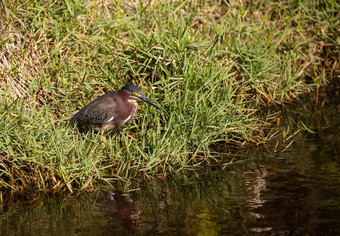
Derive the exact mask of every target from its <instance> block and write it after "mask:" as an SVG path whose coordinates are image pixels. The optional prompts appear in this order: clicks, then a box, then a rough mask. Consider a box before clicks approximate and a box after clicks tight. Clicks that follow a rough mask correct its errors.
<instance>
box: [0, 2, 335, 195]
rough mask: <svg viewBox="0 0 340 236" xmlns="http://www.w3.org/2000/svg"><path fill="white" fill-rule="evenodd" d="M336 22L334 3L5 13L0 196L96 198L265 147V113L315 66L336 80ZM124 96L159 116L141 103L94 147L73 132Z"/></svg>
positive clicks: (96, 136)
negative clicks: (115, 182) (134, 94)
mask: <svg viewBox="0 0 340 236" xmlns="http://www.w3.org/2000/svg"><path fill="white" fill-rule="evenodd" d="M2 3H3V4H4V2H2ZM337 12H339V5H338V4H337V3H336V2H335V1H302V2H298V3H295V1H287V2H285V3H275V2H269V3H268V2H266V1H256V2H253V1H252V3H251V4H250V3H248V2H247V3H244V4H242V3H240V2H235V3H233V4H229V3H226V2H224V1H221V2H220V1H210V2H205V1H189V2H185V1H165V0H164V1H150V2H149V3H143V2H142V1H139V2H137V1H136V2H130V1H115V2H106V1H83V0H79V1H46V2H40V1H38V2H31V1H28V2H19V1H7V2H6V11H5V10H4V8H3V9H1V15H0V21H1V22H2V24H1V25H2V26H0V27H2V28H0V46H1V48H0V86H1V87H0V158H1V162H0V163H1V167H0V170H1V172H0V176H1V177H0V184H1V189H3V191H5V190H11V191H12V193H13V192H17V193H20V192H26V193H29V192H32V191H37V190H39V191H42V192H46V193H57V192H73V191H74V190H75V189H92V188H95V187H96V186H97V183H98V180H101V181H110V180H112V179H121V180H129V179H131V178H148V177H152V176H154V175H156V174H162V175H166V174H168V173H173V172H178V171H180V170H182V169H185V168H187V167H189V166H192V165H199V164H201V163H210V162H214V161H216V160H217V159H221V158H218V156H217V157H216V155H217V154H216V152H215V151H214V149H212V146H213V145H219V144H229V143H232V144H234V145H242V144H245V143H248V142H254V143H261V142H263V141H266V140H267V139H268V134H267V132H265V128H266V127H268V122H267V121H266V116H271V115H272V114H273V113H271V112H269V111H267V108H269V107H277V106H279V105H281V104H283V103H285V102H288V101H293V100H294V99H295V98H296V97H297V95H298V94H300V93H301V92H304V91H306V90H308V89H309V86H310V85H307V83H306V78H307V79H308V78H312V79H313V78H316V77H318V78H319V77H320V76H321V74H320V73H318V70H316V69H315V67H316V66H318V65H320V64H322V65H323V66H324V69H323V70H322V76H330V77H331V76H333V75H335V74H336V73H338V72H339V70H338V67H334V66H332V64H331V63H334V64H337V63H339V60H338V59H339V58H338V57H337V56H338V55H339V54H338V53H335V52H334V50H332V49H333V48H338V49H339V36H338V35H337V34H336V32H337V30H338V28H339V17H338V15H337ZM325 43H327V45H328V46H320V45H323V44H325ZM323 56H325V59H323V58H322V57H323ZM307 82H308V81H307ZM127 83H134V84H136V85H138V86H140V87H141V88H142V90H143V91H144V92H145V93H146V94H147V96H148V97H149V98H150V99H151V100H153V101H157V104H159V105H160V107H161V110H160V111H157V110H156V109H154V108H153V107H151V106H147V105H145V104H142V105H141V106H140V108H139V112H138V115H137V117H136V119H135V120H134V121H133V122H131V123H129V124H127V125H125V126H124V127H123V128H122V129H120V130H118V131H115V132H110V133H108V134H106V135H105V137H104V138H103V137H102V136H101V135H100V133H96V132H91V131H90V132H88V133H80V132H78V130H77V129H76V128H75V127H74V126H73V124H69V122H68V118H69V117H70V116H71V114H72V113H73V112H74V111H75V110H76V109H78V108H80V107H82V106H84V105H86V104H87V103H88V102H90V101H91V100H93V99H94V98H96V97H97V96H100V95H102V94H103V93H105V92H107V91H109V90H116V89H119V88H121V87H122V86H123V85H125V84H127ZM263 114H266V116H264V115H263ZM216 158H217V159H216ZM226 161H229V160H226Z"/></svg>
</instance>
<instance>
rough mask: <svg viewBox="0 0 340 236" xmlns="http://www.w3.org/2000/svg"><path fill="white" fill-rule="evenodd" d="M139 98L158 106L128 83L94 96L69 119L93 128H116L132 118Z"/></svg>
mask: <svg viewBox="0 0 340 236" xmlns="http://www.w3.org/2000/svg"><path fill="white" fill-rule="evenodd" d="M139 100H142V101H144V102H147V103H149V104H151V105H153V106H155V107H157V108H159V107H158V106H157V105H156V104H154V103H153V102H151V101H150V100H149V99H147V98H146V97H145V95H144V93H143V92H142V90H141V89H140V88H139V87H137V86H135V85H133V84H128V85H125V86H124V87H123V88H121V89H120V90H118V91H111V92H108V93H106V94H104V95H103V96H100V97H98V98H96V99H95V100H93V101H92V102H90V103H89V104H87V105H86V106H85V107H83V108H82V109H80V110H79V111H76V112H75V113H74V114H73V115H72V117H71V119H70V121H71V122H75V123H78V124H81V125H85V126H89V127H93V128H94V129H95V130H100V129H101V130H103V131H108V130H112V129H117V128H119V127H121V126H122V125H124V124H125V123H126V122H128V121H130V120H131V119H133V117H134V116H135V115H136V113H137V109H138V103H137V101H139Z"/></svg>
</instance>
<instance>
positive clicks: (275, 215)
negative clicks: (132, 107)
mask: <svg viewBox="0 0 340 236" xmlns="http://www.w3.org/2000/svg"><path fill="white" fill-rule="evenodd" d="M334 94H335V95H334ZM321 95H324V96H325V97H326V94H321ZM327 97H329V98H331V99H329V100H327V101H326V102H324V104H321V105H322V106H323V107H322V108H319V109H318V110H316V109H314V103H311V102H302V103H301V104H302V105H301V106H297V107H295V108H293V109H289V111H288V112H284V120H285V122H286V126H287V127H288V125H289V127H291V128H292V129H296V128H297V127H298V126H300V127H301V124H302V123H301V121H302V122H303V124H304V125H305V126H306V127H308V128H309V129H311V130H314V131H316V132H315V133H314V134H311V133H308V132H306V131H302V132H300V133H299V134H298V135H297V136H296V137H295V139H296V141H295V142H294V143H293V144H292V145H291V146H290V148H289V149H288V151H285V152H276V153H274V152H273V150H274V148H273V147H272V146H273V145H271V146H270V145H269V147H268V149H269V150H267V151H266V150H264V149H263V148H258V149H257V148H254V149H252V150H251V151H250V152H249V153H248V154H247V155H246V156H245V158H244V161H242V162H240V163H238V164H236V165H231V166H228V168H226V169H221V168H215V169H214V168H210V169H205V170H200V171H197V172H193V171H191V172H189V173H183V174H182V175H181V177H178V178H177V177H173V178H169V179H167V180H166V181H164V180H159V179H155V180H152V181H150V182H148V184H145V185H140V186H139V187H140V191H136V192H133V193H131V194H130V195H122V194H121V193H119V192H117V191H103V192H102V193H96V194H94V193H88V194H84V195H82V196H79V197H77V198H75V197H74V198H72V197H71V198H67V199H48V200H44V201H37V202H33V203H30V204H14V205H12V206H7V207H3V208H2V209H1V211H0V216H1V218H0V227H1V231H0V233H1V235H210V236H212V235H245V234H247V235H340V158H339V157H340V156H339V153H340V128H339V127H340V119H339V111H340V105H339V104H340V103H339V101H340V100H339V93H338V92H335V93H333V95H332V96H327ZM286 144H288V141H287V143H286ZM281 150H282V149H281ZM197 176H199V178H197ZM184 179H185V181H184Z"/></svg>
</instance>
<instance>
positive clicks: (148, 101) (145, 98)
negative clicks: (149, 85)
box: [139, 95, 160, 109]
mask: <svg viewBox="0 0 340 236" xmlns="http://www.w3.org/2000/svg"><path fill="white" fill-rule="evenodd" d="M139 99H141V100H143V101H144V102H147V103H149V104H151V105H152V106H154V107H157V108H158V109H160V108H159V106H157V105H156V104H155V103H153V102H151V101H150V100H149V99H148V98H147V97H145V96H143V95H142V96H140V97H139Z"/></svg>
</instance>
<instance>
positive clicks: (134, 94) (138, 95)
mask: <svg viewBox="0 0 340 236" xmlns="http://www.w3.org/2000/svg"><path fill="white" fill-rule="evenodd" d="M132 95H133V96H135V97H141V95H140V94H138V93H135V92H132Z"/></svg>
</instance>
